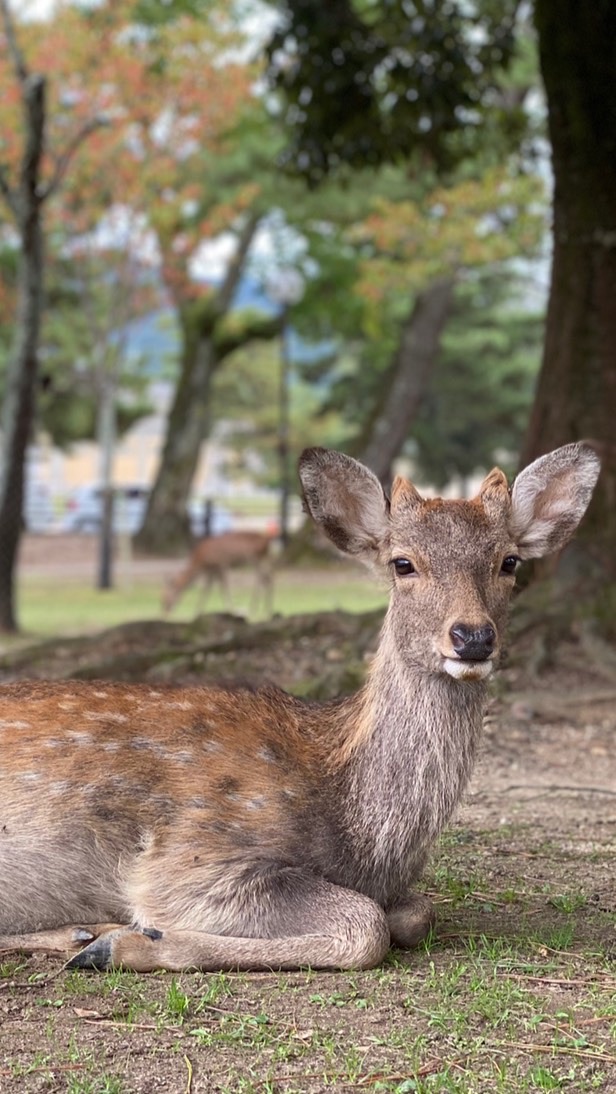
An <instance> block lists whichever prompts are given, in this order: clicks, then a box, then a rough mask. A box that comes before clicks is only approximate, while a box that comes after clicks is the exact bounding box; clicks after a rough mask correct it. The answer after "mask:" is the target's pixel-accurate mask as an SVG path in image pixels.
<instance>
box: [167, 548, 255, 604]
mask: <svg viewBox="0 0 616 1094" xmlns="http://www.w3.org/2000/svg"><path fill="white" fill-rule="evenodd" d="M272 542H273V540H272V536H271V535H270V534H268V533H265V532H223V533H222V534H221V535H219V536H208V538H207V539H202V540H200V542H199V543H198V544H197V546H196V547H195V548H194V549H193V550H192V551H191V553H190V555H189V558H188V562H187V563H186V565H185V566H184V568H183V569H182V570H180V572H179V573H178V574H176V576H175V577H173V578H172V579H171V580H170V581H169V583H168V585H167V587H166V589H165V591H164V593H163V598H162V607H163V611H164V612H165V613H167V612H170V611H171V609H172V608H173V606H174V605H175V604H176V603H177V601H178V599H179V597H180V596H181V595H182V593H183V592H184V590H185V589H187V588H188V587H189V585H192V584H193V582H194V581H197V580H199V579H202V581H203V585H202V592H201V597H200V600H199V604H198V607H197V612H199V611H200V610H201V609H202V608H203V604H204V603H205V598H206V596H207V594H208V593H209V591H210V589H211V588H212V585H213V584H214V582H216V581H218V582H220V585H221V587H222V593H223V597H224V602H225V606H226V608H227V610H228V611H231V608H232V604H231V596H230V593H229V582H228V573H229V570H230V569H232V568H235V567H236V566H247V565H251V564H252V565H253V566H254V570H255V581H256V584H255V591H254V595H253V601H252V609H253V610H256V607H257V604H258V600H259V594H260V593H261V594H262V595H263V600H264V604H265V608H266V612H267V614H268V615H271V614H272V592H273V589H272V586H273V580H272V558H271V549H272Z"/></svg>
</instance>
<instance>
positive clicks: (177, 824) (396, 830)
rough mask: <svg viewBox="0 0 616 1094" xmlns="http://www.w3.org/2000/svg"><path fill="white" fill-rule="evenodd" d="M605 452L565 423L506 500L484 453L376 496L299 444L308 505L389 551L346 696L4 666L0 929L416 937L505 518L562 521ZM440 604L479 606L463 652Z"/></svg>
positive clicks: (463, 771) (356, 544)
mask: <svg viewBox="0 0 616 1094" xmlns="http://www.w3.org/2000/svg"><path fill="white" fill-rule="evenodd" d="M550 461H554V462H555V465H556V467H557V471H558V483H559V486H558V491H556V493H557V494H558V497H557V498H556V501H554V500H552V501H551V502H550V505H552V508H553V511H552V512H551V513H550V511H549V505H546V501H545V498H546V480H547V481H549V479H550V474H549V472H550ZM567 466H568V467H569V468H570V474H569V476H567V472H566V468H567ZM597 471H598V467H597V461H596V457H594V455H592V454H591V453H590V452H587V451H586V450H584V449H583V448H582V446H569V452H568V451H567V450H566V449H565V450H559V453H557V454H553V455H552V456H547V457H544V458H543V460H541V461H538V463H537V465H532V467H531V468H529V469H528V470H527V471H526V472H524V473H523V475H522V476H520V486H519V489H520V491H521V493H522V505H521V509H520V510H518V509H517V508H516V500H515V498H516V495H515V490H514V493H513V500H512V499H510V496H509V492H508V490H507V487H506V482H505V480H504V477H503V476H502V474H501V473H500V472H498V473H494V472H493V473H492V474H491V475H490V476H488V479H487V480H486V482H485V483H484V487H483V488H482V490H481V491H480V493H479V495H478V497H477V498H475V499H473V500H472V501H452V502H450V501H443V500H442V499H434V500H430V501H424V500H423V499H421V497H420V496H419V494H418V493H417V491H416V490H415V488H414V487H412V486H411V484H405V483H404V481H402V480H399V481H398V483H397V486H396V491H395V494H394V497H393V500H392V505H391V507H390V505H389V502H388V500H387V498H386V497H385V496H384V494H383V492H382V490H381V488H380V486H379V484H378V482H377V480H376V479H375V478H374V476H373V475H371V473H370V472H369V471H368V470H367V469H366V468H363V467H361V465H359V464H357V463H356V462H355V461H353V460H350V459H349V457H346V456H342V455H340V454H337V453H331V452H329V453H324V452H323V451H322V450H320V449H315V450H310V451H309V452H307V453H305V454H304V456H303V458H302V461H301V465H300V472H301V475H302V481H303V485H304V490H305V499H306V505H307V507H308V508H309V510H310V512H311V514H312V516H313V517H314V519H315V520H316V521H317V523H319V524H320V525H321V526H323V527H325V528H327V527H329V528H330V530H331V529H332V528H333V529H334V532H333V533H332V534H333V536H334V538H335V539H336V540H337V542H344V543H346V544H347V549H348V550H349V551H350V552H351V553H352V554H356V555H359V556H360V557H362V558H364V559H365V560H366V561H368V562H370V563H371V564H372V565H373V566H376V567H385V568H386V569H387V570H388V572H389V574H390V580H391V586H392V588H391V601H390V606H389V610H388V613H387V616H386V619H385V623H384V626H383V631H382V635H381V642H380V645H379V650H378V653H377V655H376V658H375V661H374V664H373V666H372V669H371V671H370V674H369V677H368V680H367V683H366V685H365V687H364V688H363V689H362V690H361V691H360V692H359V693H358V694H357V695H355V696H353V697H351V698H348V699H344V700H339V701H335V702H330V703H325V704H321V705H318V704H307V703H303V702H301V701H300V700H298V699H295V698H293V697H292V696H290V695H286V694H285V693H284V692H282V691H279V690H278V689H277V688H273V687H267V688H262V689H259V690H256V691H253V690H249V689H245V688H237V689H234V690H229V689H225V688H220V687H207V688H201V687H191V688H178V689H172V688H152V687H149V686H148V685H146V684H108V683H98V684H97V683H57V682H56V683H31V684H23V683H22V684H13V685H7V686H5V687H3V688H2V689H0V949H3V948H4V949H10V948H21V949H25V950H35V949H52V950H58V949H59V950H68V951H71V950H75V949H78V951H79V952H78V953H77V954H76V955H75V957H73V959H72V963H73V964H76V965H79V966H84V967H89V966H94V967H96V968H107V967H110V966H114V965H124V966H127V967H129V968H133V969H136V970H140V971H147V970H150V969H157V968H165V969H182V968H187V967H200V968H204V969H229V968H268V967H277V968H297V967H299V966H301V965H308V964H309V965H314V966H320V967H326V968H331V967H368V966H370V965H373V964H376V963H377V962H378V961H380V960H381V958H382V957H383V955H384V953H385V952H386V950H387V947H388V946H389V944H390V941H391V940H393V941H394V942H396V943H397V944H399V945H413V944H415V943H416V942H417V941H418V940H419V939H420V938H421V937H422V936H423V935H425V933H426V931H427V930H428V928H429V927H430V924H431V923H432V921H433V912H432V909H431V906H430V904H429V902H428V901H427V900H426V898H425V897H422V896H421V895H419V894H416V893H413V892H412V891H411V888H412V885H413V883H414V882H415V881H416V879H417V878H418V876H419V875H420V873H421V870H422V867H423V864H424V861H425V858H426V855H427V854H428V851H429V848H430V845H431V844H432V843H433V841H434V839H435V838H436V837H437V835H438V833H439V832H440V831H441V830H442V828H443V826H444V825H445V824H446V823H447V821H448V820H449V818H450V817H451V815H452V812H453V810H454V809H455V807H456V804H457V802H458V801H459V799H460V796H461V794H462V793H463V791H464V787H465V785H466V783H467V781H468V778H469V776H470V772H471V770H472V764H473V759H474V755H475V751H476V748H477V743H478V740H479V736H480V732H481V723H482V712H483V706H484V701H485V694H486V676H487V673H488V672H489V670H490V667H491V664H492V663H493V662H494V661H495V660H496V658H497V657H498V652H499V644H500V635H501V633H502V628H503V625H504V621H505V616H506V608H507V603H508V600H509V597H510V594H511V590H512V588H513V585H514V577H513V576H512V575H511V574H508V573H507V572H505V570H504V569H503V567H502V562H503V559H504V558H507V557H508V556H510V555H511V554H514V553H516V551H517V550H518V543H519V542H524V541H526V542H533V541H534V542H537V540H538V539H539V538H540V539H541V541H542V542H549V543H550V544H553V543H558V544H562V542H564V539H565V538H566V536H567V535H568V534H569V533H570V528H571V522H572V519H575V520H576V521H577V520H579V519H580V517H581V515H582V513H583V511H584V509H585V507H586V504H587V503H588V499H589V497H590V491H591V489H592V484H593V482H594V480H595V479H596V474H597ZM535 483H537V490H536V494H537V498H538V502H537V505H538V507H539V511H538V513H535V510H534V505H533V500H532V499H533V492H534V491H535ZM565 494H566V495H567V496H568V498H569V506H568V507H567V508H566V511H565V507H564V505H563V499H564V496H565ZM563 513H564V515H562V514H563ZM537 522H539V527H538V530H537V527H536V525H537ZM514 529H515V533H514ZM563 529H564V530H563ZM516 537H517V538H516ZM221 538H222V537H221ZM396 559H405V560H407V561H409V562H412V563H413V566H414V567H415V569H414V571H413V572H411V573H408V572H403V573H401V574H400V573H398V572H397V571H396V567H395V565H394V561H395V560H396ZM405 570H407V571H408V566H407V565H406V563H405ZM454 624H456V625H457V626H458V627H459V626H460V625H461V624H463V625H464V626H465V627H466V628H468V629H470V631H471V632H472V635H475V632H476V633H477V634H480V635H481V634H482V633H483V632H484V631H485V628H486V627H489V628H492V630H493V633H494V640H493V644H488V646H487V647H485V648H483V647H481V646H480V645H479V646H476V645H475V646H473V653H472V656H471V657H470V658H468V657H463V656H462V655H461V654H459V653H458V652H457V651H456V648H455V647H454V644H453V638H452V633H453V632H452V627H453V625H454ZM472 640H473V641H474V642H479V639H476V638H474V637H473V639H472ZM490 642H491V640H490ZM476 650H479V652H476ZM129 925H130V926H129ZM84 943H88V944H87V945H85V948H82V947H84Z"/></svg>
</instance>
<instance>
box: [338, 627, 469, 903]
mask: <svg viewBox="0 0 616 1094" xmlns="http://www.w3.org/2000/svg"><path fill="white" fill-rule="evenodd" d="M485 698H486V686H485V684H484V683H482V682H481V681H473V682H464V681H459V680H454V679H453V678H452V677H450V676H448V675H446V674H441V675H435V674H430V673H427V672H422V671H421V670H420V669H418V668H415V669H409V667H408V666H404V665H403V664H402V663H401V660H400V658H399V657H398V656H397V654H396V652H395V647H394V646H393V643H392V642H390V641H389V640H388V634H387V623H386V626H385V631H384V634H383V639H382V642H381V646H380V648H379V652H378V654H377V657H376V659H375V663H374V666H373V668H372V671H371V675H370V677H369V680H368V683H367V685H366V687H365V689H364V691H363V692H362V693H361V694H360V695H359V696H357V697H356V699H355V709H354V710H352V709H351V707H350V706H349V708H347V713H348V722H347V726H346V729H347V730H348V735H347V736H346V739H345V746H344V747H346V748H347V749H348V755H347V756H346V758H345V760H344V762H343V766H342V769H341V770H342V772H343V778H344V782H345V787H344V790H345V793H344V797H345V801H346V803H347V805H346V810H345V812H346V817H345V825H346V828H347V831H348V832H349V833H350V836H351V841H352V845H353V850H352V852H351V860H352V864H353V865H352V869H353V870H354V871H355V872H356V874H358V875H359V876H357V877H356V878H354V879H351V878H349V883H351V881H352V880H354V881H355V884H356V887H358V888H361V889H362V890H363V891H366V892H369V893H370V895H371V896H373V897H374V898H375V899H376V900H378V901H379V902H380V903H382V904H385V905H386V904H390V903H393V902H395V901H396V900H397V899H400V898H401V897H402V896H403V894H404V892H405V890H408V886H409V885H410V883H411V882H412V881H413V879H414V878H415V877H417V876H418V874H419V873H420V872H421V869H422V866H423V863H424V859H425V856H426V853H427V850H428V848H429V846H430V844H431V843H432V842H433V841H434V839H435V838H436V836H438V834H439V832H440V831H441V830H442V829H443V827H444V825H445V824H446V823H447V822H448V820H449V819H450V817H451V815H452V813H453V810H454V808H455V806H456V805H457V803H458V801H459V800H460V797H461V796H462V793H463V791H464V788H465V786H466V784H467V782H468V779H469V776H470V773H471V770H472V766H473V760H474V757H475V752H476V748H477V744H478V741H479V738H480V735H481V727H482V716H483V709H484V705H485ZM358 727H359V728H358Z"/></svg>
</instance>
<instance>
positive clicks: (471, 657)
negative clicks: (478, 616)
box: [449, 623, 496, 661]
mask: <svg viewBox="0 0 616 1094" xmlns="http://www.w3.org/2000/svg"><path fill="white" fill-rule="evenodd" d="M449 637H450V638H451V644H452V646H453V648H454V650H455V651H456V653H457V655H458V657H459V658H460V660H461V661H487V659H488V657H491V656H492V654H493V653H494V643H495V642H496V631H495V630H494V627H493V626H492V625H491V624H490V623H488V624H486V626H485V627H468V626H467V625H466V623H454V625H453V627H451V629H450V631H449Z"/></svg>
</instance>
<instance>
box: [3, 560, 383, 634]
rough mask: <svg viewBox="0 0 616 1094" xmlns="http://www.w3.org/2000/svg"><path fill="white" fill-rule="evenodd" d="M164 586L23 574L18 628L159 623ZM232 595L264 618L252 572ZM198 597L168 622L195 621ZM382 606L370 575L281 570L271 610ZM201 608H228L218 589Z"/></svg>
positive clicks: (64, 630) (65, 630) (56, 630)
mask: <svg viewBox="0 0 616 1094" xmlns="http://www.w3.org/2000/svg"><path fill="white" fill-rule="evenodd" d="M167 569H168V564H167ZM162 587H163V581H162V580H161V581H160V582H155V581H153V580H151V579H139V580H138V581H137V580H136V581H134V582H132V583H129V582H128V581H127V580H126V579H125V578H124V579H123V578H121V577H120V578H119V579H118V582H117V585H116V587H115V588H113V589H109V590H104V591H101V590H99V589H96V588H94V575H93V578H92V582H87V581H86V580H85V579H81V580H76V579H75V580H69V579H67V578H57V577H49V578H43V577H40V576H38V575H37V576H36V577H34V576H29V575H28V573H24V574H22V576H21V580H20V583H19V593H18V601H17V605H18V618H19V623H20V627H21V629H22V631H23V632H24V634H25V635H27V636H28V637H29V638H32V637H37V636H41V637H46V636H50V635H53V636H56V635H60V634H78V633H80V632H85V631H93V630H101V629H103V628H106V627H113V626H116V625H117V624H119V623H127V622H130V621H133V620H139V619H160V618H162V612H161V607H160V596H161V591H162ZM231 594H232V599H233V611H234V612H236V613H237V614H240V615H246V616H248V617H250V618H252V619H255V620H256V619H262V618H264V616H263V610H262V608H260V607H259V608H258V610H257V611H256V612H255V613H254V614H253V613H252V611H251V607H252V604H251V601H252V594H253V582H252V578H251V575H250V574H247V573H245V572H244V573H241V574H234V575H232V585H231ZM198 599H199V597H198V590H197V589H194V588H193V589H189V590H187V592H186V594H185V595H184V597H183V598H182V599H181V600H180V601H179V603H178V604H177V605H176V608H175V609H174V611H173V612H172V613H171V615H170V616H169V617H168V618H169V619H170V620H172V621H189V620H191V619H193V618H194V617H195V614H197V611H198V607H199V604H198ZM386 602H387V594H386V590H385V589H384V588H382V587H381V588H380V587H379V586H378V585H375V583H374V581H373V580H372V581H371V580H370V578H369V577H368V576H366V577H364V576H363V575H362V574H361V573H360V572H358V571H354V570H351V571H350V570H348V569H345V568H342V567H341V568H340V570H338V569H337V568H336V569H333V570H332V569H327V570H324V571H322V572H320V571H314V570H311V571H310V572H309V573H305V572H304V571H302V570H301V569H293V570H284V571H281V572H280V573H279V574H277V576H276V581H275V586H274V611H275V612H276V613H279V614H280V615H295V614H301V613H304V612H321V611H335V610H343V611H351V612H363V611H370V610H371V609H373V608H378V607H384V606H385V604H386ZM205 610H206V611H208V612H221V611H225V610H226V609H225V605H224V602H223V599H222V597H221V595H220V592H219V591H218V590H214V591H213V592H212V594H211V595H210V597H209V598H208V600H207V601H206V603H205Z"/></svg>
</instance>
